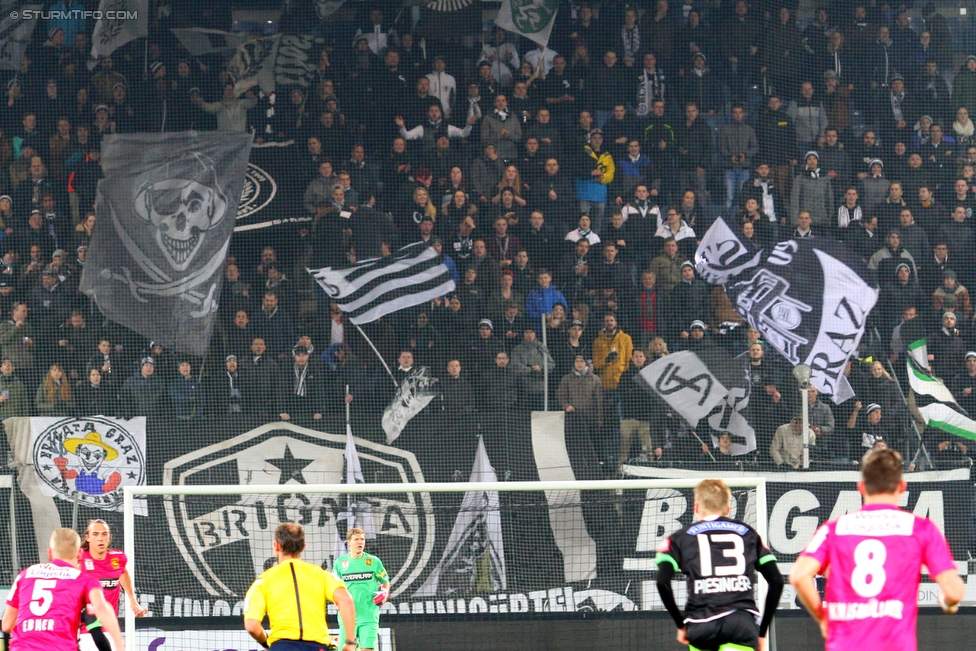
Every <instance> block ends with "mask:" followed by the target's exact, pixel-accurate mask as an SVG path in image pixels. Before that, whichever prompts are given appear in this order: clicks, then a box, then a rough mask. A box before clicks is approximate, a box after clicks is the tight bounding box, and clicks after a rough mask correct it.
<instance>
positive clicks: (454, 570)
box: [413, 436, 507, 597]
mask: <svg viewBox="0 0 976 651" xmlns="http://www.w3.org/2000/svg"><path fill="white" fill-rule="evenodd" d="M471 481H472V482H495V481H498V477H497V476H496V475H495V469H494V468H493V467H492V465H491V460H490V459H489V458H488V451H487V450H486V449H485V442H484V440H483V439H482V438H481V436H478V452H477V453H476V454H475V457H474V466H473V467H472V468H471ZM506 585H507V578H506V575H505V544H504V542H503V541H502V516H501V510H500V507H499V500H498V491H468V492H466V493H465V494H464V499H463V500H461V508H460V510H459V511H458V515H457V519H455V520H454V528H453V529H451V537H450V538H449V539H448V541H447V546H446V547H445V548H444V555H443V556H441V560H440V562H439V563H437V566H436V567H435V568H434V570H433V571H432V572H431V573H430V576H428V577H427V580H426V581H424V584H423V585H422V586H420V589H419V590H417V591H416V592H415V593H414V594H413V596H414V597H433V596H436V595H450V594H454V593H459V594H468V593H472V592H476V593H481V592H498V591H499V590H505V589H506Z"/></svg>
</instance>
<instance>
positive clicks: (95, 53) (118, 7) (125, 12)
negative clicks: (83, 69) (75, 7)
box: [88, 0, 149, 70]
mask: <svg viewBox="0 0 976 651" xmlns="http://www.w3.org/2000/svg"><path fill="white" fill-rule="evenodd" d="M98 10H99V11H100V12H102V17H101V18H99V19H98V21H97V22H96V23H95V32H94V33H93V34H92V49H91V59H89V60H88V69H89V70H93V69H94V68H95V66H96V65H97V64H98V58H99V57H107V56H109V55H111V54H112V52H114V51H115V50H117V49H118V48H120V47H122V46H123V45H125V44H126V43H128V42H129V41H133V40H135V39H137V38H143V37H145V36H149V0H102V1H101V2H100V3H99V5H98Z"/></svg>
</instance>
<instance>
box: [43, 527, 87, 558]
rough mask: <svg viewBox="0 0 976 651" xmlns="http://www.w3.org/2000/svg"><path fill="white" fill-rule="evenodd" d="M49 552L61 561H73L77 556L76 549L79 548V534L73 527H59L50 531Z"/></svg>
mask: <svg viewBox="0 0 976 651" xmlns="http://www.w3.org/2000/svg"><path fill="white" fill-rule="evenodd" d="M48 547H49V548H50V549H51V554H52V555H53V556H54V557H55V558H57V559H60V560H62V561H73V560H75V559H76V558H78V549H79V548H81V536H79V535H78V532H77V531H75V530H74V529H69V528H67V527H61V528H60V529H55V530H54V531H53V532H52V533H51V540H50V542H49V543H48Z"/></svg>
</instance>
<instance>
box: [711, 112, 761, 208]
mask: <svg viewBox="0 0 976 651" xmlns="http://www.w3.org/2000/svg"><path fill="white" fill-rule="evenodd" d="M745 116H746V110H745V108H744V107H743V106H742V105H741V104H739V105H736V106H733V107H732V121H731V122H729V123H728V124H726V125H725V126H724V127H722V131H721V133H720V134H719V137H718V148H719V152H720V153H721V155H722V160H723V161H725V162H724V167H725V207H726V208H732V206H734V205H735V202H736V198H737V197H738V196H739V191H740V190H741V189H742V184H743V183H745V182H746V181H748V180H749V170H751V169H752V159H753V158H754V157H755V156H756V154H758V153H759V141H758V140H757V139H756V131H755V130H754V129H753V128H752V127H750V126H749V125H748V124H746V123H745Z"/></svg>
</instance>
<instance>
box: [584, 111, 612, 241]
mask: <svg viewBox="0 0 976 651" xmlns="http://www.w3.org/2000/svg"><path fill="white" fill-rule="evenodd" d="M615 173H616V165H615V164H614V160H613V157H612V156H611V155H610V153H609V152H608V151H606V150H605V149H604V148H603V132H602V131H601V130H600V129H593V130H592V131H590V142H589V144H586V145H583V148H582V150H581V151H580V153H579V154H578V158H577V168H576V199H577V200H578V201H579V210H580V212H581V213H586V214H588V215H589V216H590V217H591V218H592V220H593V230H594V231H596V232H597V233H599V232H600V231H601V230H602V229H603V214H604V212H605V210H606V207H607V195H608V191H607V188H608V186H609V185H610V184H611V183H612V182H613V179H614V175H615Z"/></svg>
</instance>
